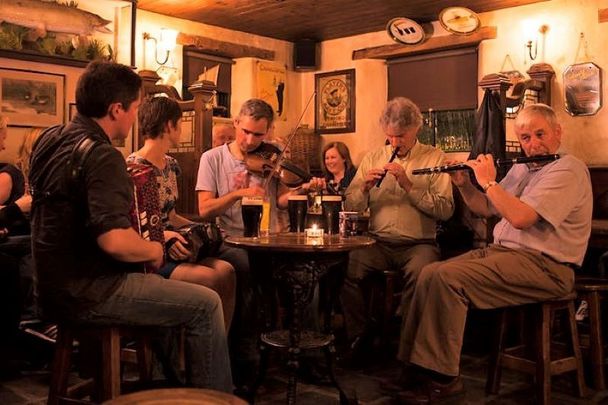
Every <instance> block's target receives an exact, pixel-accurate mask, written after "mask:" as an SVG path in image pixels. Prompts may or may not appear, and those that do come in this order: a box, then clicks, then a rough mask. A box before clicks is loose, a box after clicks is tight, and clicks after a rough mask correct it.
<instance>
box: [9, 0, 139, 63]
mask: <svg viewBox="0 0 608 405" xmlns="http://www.w3.org/2000/svg"><path fill="white" fill-rule="evenodd" d="M135 2H136V0H111V1H109V0H80V1H78V2H75V1H69V2H68V1H66V2H61V1H41V0H3V2H2V25H1V26H0V57H6V58H13V59H21V60H28V61H35V62H41V63H55V64H61V65H68V66H76V67H84V66H86V64H87V63H88V62H89V61H91V60H98V59H103V60H115V61H118V62H121V63H125V64H131V65H133V63H134V58H135V48H134V46H133V32H134V21H135Z"/></svg>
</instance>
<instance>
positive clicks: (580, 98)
mask: <svg viewBox="0 0 608 405" xmlns="http://www.w3.org/2000/svg"><path fill="white" fill-rule="evenodd" d="M564 100H565V101H566V111H567V112H568V113H569V114H570V115H572V116H578V115H594V114H595V113H597V112H598V110H599V109H600V108H601V107H602V69H601V68H600V67H599V66H597V65H596V64H595V63H592V62H587V63H577V64H574V65H570V66H567V67H566V70H564Z"/></svg>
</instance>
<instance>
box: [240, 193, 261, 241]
mask: <svg viewBox="0 0 608 405" xmlns="http://www.w3.org/2000/svg"><path fill="white" fill-rule="evenodd" d="M263 203H264V199H263V198H262V197H243V199H242V200H241V213H242V215H243V236H246V237H254V238H259V237H260V223H261V222H262V210H263Z"/></svg>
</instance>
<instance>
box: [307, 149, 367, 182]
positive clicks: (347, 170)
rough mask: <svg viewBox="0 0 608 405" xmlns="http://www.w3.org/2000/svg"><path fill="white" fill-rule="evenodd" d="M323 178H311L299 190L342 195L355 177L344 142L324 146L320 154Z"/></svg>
mask: <svg viewBox="0 0 608 405" xmlns="http://www.w3.org/2000/svg"><path fill="white" fill-rule="evenodd" d="M321 158H322V159H323V174H324V176H323V177H321V178H319V177H313V178H312V179H311V180H310V182H308V183H305V184H302V186H301V188H300V189H301V190H303V191H304V192H308V190H310V189H313V190H315V189H322V190H323V191H325V192H328V193H329V194H344V191H345V190H346V188H347V187H348V185H349V184H350V182H351V181H352V179H353V177H355V173H357V168H356V167H355V166H354V165H353V161H352V160H351V158H350V151H349V150H348V146H346V145H345V144H344V142H331V143H328V144H327V145H325V147H324V148H323V152H322V154H321Z"/></svg>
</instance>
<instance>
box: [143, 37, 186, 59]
mask: <svg viewBox="0 0 608 405" xmlns="http://www.w3.org/2000/svg"><path fill="white" fill-rule="evenodd" d="M177 34H179V33H178V32H177V31H176V30H172V29H169V28H161V30H160V39H156V38H154V37H153V36H152V35H150V34H149V33H148V32H144V33H143V37H144V61H145V49H146V41H147V40H152V41H154V59H155V60H156V63H158V64H159V65H161V66H162V65H164V64H165V63H167V61H168V60H169V55H170V53H171V51H172V50H173V49H174V48H175V44H176V42H177ZM159 53H160V54H161V55H163V53H164V56H163V59H162V60H159V59H158V54H159Z"/></svg>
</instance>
